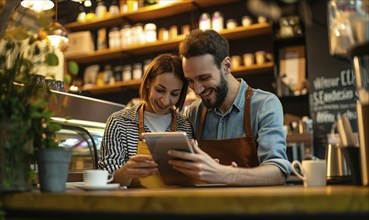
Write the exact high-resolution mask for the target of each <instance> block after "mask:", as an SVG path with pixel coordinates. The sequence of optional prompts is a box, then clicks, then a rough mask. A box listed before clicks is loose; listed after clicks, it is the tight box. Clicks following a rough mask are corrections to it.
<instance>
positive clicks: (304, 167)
mask: <svg viewBox="0 0 369 220" xmlns="http://www.w3.org/2000/svg"><path fill="white" fill-rule="evenodd" d="M296 165H297V166H298V167H299V169H300V171H301V174H300V172H299V171H297V170H296ZM326 169H327V165H326V161H325V160H303V161H302V163H300V161H298V160H294V161H292V172H293V173H294V174H296V176H297V177H299V178H300V179H302V180H303V181H304V186H305V187H314V186H325V185H327V179H326Z"/></svg>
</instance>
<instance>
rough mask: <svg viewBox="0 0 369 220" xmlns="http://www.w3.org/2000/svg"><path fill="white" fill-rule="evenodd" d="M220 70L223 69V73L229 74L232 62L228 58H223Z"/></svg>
mask: <svg viewBox="0 0 369 220" xmlns="http://www.w3.org/2000/svg"><path fill="white" fill-rule="evenodd" d="M222 68H223V71H224V72H225V73H231V72H232V61H231V58H230V57H226V58H224V60H223V66H222Z"/></svg>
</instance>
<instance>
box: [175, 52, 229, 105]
mask: <svg viewBox="0 0 369 220" xmlns="http://www.w3.org/2000/svg"><path fill="white" fill-rule="evenodd" d="M182 61H183V71H184V74H185V77H186V79H187V80H188V82H189V86H190V88H191V89H192V90H193V91H194V92H195V94H196V95H198V96H200V97H201V99H202V100H203V102H204V104H205V106H206V107H208V108H217V107H219V106H220V105H221V104H222V103H223V102H224V100H225V97H226V95H227V92H228V85H227V81H226V79H225V77H224V73H223V72H222V70H221V69H218V67H217V65H216V64H215V62H214V58H213V56H212V55H210V54H206V55H201V56H195V57H191V58H183V60H182ZM222 65H223V64H222Z"/></svg>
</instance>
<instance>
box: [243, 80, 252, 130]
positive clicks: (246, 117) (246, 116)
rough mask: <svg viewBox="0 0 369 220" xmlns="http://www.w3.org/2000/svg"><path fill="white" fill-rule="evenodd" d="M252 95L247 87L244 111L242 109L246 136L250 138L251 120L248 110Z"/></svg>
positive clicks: (250, 89)
mask: <svg viewBox="0 0 369 220" xmlns="http://www.w3.org/2000/svg"><path fill="white" fill-rule="evenodd" d="M252 95H253V91H252V88H251V86H249V87H248V88H247V90H246V100H245V109H244V120H245V126H246V136H248V137H251V136H252V132H251V118H250V108H251V98H252Z"/></svg>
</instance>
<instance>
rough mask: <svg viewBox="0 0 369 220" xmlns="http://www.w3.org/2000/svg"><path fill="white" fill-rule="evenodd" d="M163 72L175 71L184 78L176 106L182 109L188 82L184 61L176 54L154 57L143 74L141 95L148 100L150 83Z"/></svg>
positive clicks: (175, 73) (174, 72) (144, 99)
mask: <svg viewBox="0 0 369 220" xmlns="http://www.w3.org/2000/svg"><path fill="white" fill-rule="evenodd" d="M163 73H173V74H174V75H176V76H178V77H179V78H180V79H181V80H182V82H183V86H182V89H181V94H180V96H179V100H178V102H177V103H176V104H175V106H176V108H177V109H178V110H179V111H182V108H183V105H184V102H185V99H186V95H187V89H188V82H187V80H186V78H185V77H184V74H183V69H182V61H181V59H180V58H179V57H178V56H176V55H172V54H161V55H159V56H157V57H155V58H154V60H153V61H152V62H151V63H150V65H149V66H148V67H147V69H146V71H145V73H144V75H143V80H142V83H141V87H140V97H141V99H142V100H143V101H147V100H148V98H149V87H150V84H151V83H152V82H153V81H154V79H155V77H157V76H158V75H160V74H163Z"/></svg>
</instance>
